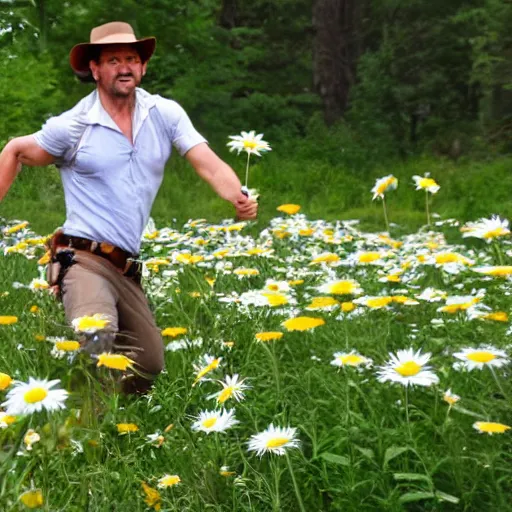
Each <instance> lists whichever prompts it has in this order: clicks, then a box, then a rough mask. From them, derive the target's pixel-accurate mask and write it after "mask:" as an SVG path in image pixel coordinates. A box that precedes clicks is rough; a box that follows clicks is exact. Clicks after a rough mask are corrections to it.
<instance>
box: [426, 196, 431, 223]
mask: <svg viewBox="0 0 512 512" xmlns="http://www.w3.org/2000/svg"><path fill="white" fill-rule="evenodd" d="M425 208H426V210H427V226H430V210H429V206H428V190H427V189H425Z"/></svg>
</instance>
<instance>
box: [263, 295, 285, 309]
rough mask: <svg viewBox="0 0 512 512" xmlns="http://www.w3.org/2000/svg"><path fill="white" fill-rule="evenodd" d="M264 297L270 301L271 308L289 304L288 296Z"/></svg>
mask: <svg viewBox="0 0 512 512" xmlns="http://www.w3.org/2000/svg"><path fill="white" fill-rule="evenodd" d="M263 296H264V297H265V298H266V299H267V300H268V303H269V304H270V305H271V306H281V305H283V304H288V298H287V297H286V295H281V294H279V293H264V294H263Z"/></svg>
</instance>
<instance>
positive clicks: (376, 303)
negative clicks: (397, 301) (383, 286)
mask: <svg viewBox="0 0 512 512" xmlns="http://www.w3.org/2000/svg"><path fill="white" fill-rule="evenodd" d="M392 301H393V297H377V298H374V299H368V301H367V302H366V305H367V306H368V307H369V308H383V307H384V306H387V305H388V304H390V303H391V302H392Z"/></svg>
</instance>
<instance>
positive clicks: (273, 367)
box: [261, 342, 281, 404]
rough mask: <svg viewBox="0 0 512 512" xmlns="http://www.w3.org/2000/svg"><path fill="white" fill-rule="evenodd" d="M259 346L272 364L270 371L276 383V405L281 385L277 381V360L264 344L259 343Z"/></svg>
mask: <svg viewBox="0 0 512 512" xmlns="http://www.w3.org/2000/svg"><path fill="white" fill-rule="evenodd" d="M261 346H262V347H263V348H264V349H265V350H266V352H267V354H268V355H269V357H270V361H271V362H272V371H273V373H274V380H275V383H276V395H277V400H276V404H279V401H280V399H281V385H280V381H279V368H278V366H277V358H276V355H275V353H274V351H273V350H270V348H269V347H268V346H267V344H266V343H265V342H262V343H261Z"/></svg>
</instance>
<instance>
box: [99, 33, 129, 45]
mask: <svg viewBox="0 0 512 512" xmlns="http://www.w3.org/2000/svg"><path fill="white" fill-rule="evenodd" d="M136 42H137V39H136V37H135V36H134V35H133V34H111V35H109V36H105V37H102V38H100V39H98V40H96V41H91V43H90V44H112V43H136Z"/></svg>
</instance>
